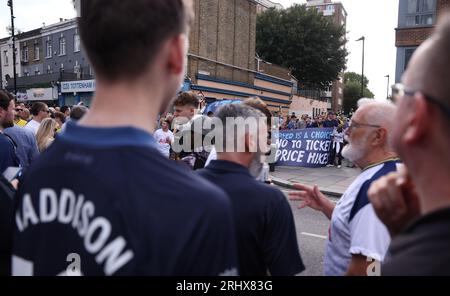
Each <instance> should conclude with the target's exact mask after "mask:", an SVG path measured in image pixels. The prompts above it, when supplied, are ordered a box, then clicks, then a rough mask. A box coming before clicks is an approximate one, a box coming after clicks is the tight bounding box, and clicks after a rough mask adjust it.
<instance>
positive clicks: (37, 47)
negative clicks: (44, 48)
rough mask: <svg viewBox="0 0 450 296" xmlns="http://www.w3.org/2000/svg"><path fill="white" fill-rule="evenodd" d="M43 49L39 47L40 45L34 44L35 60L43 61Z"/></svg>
mask: <svg viewBox="0 0 450 296" xmlns="http://www.w3.org/2000/svg"><path fill="white" fill-rule="evenodd" d="M40 55H41V47H40V46H39V43H37V42H35V43H34V60H35V61H39V60H40V59H41V57H40Z"/></svg>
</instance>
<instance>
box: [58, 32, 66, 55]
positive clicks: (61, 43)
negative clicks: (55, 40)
mask: <svg viewBox="0 0 450 296" xmlns="http://www.w3.org/2000/svg"><path fill="white" fill-rule="evenodd" d="M66 46H67V44H66V37H64V35H61V37H59V55H60V56H65V55H66V50H67V48H66Z"/></svg>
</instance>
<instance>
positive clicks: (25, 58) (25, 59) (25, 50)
mask: <svg viewBox="0 0 450 296" xmlns="http://www.w3.org/2000/svg"><path fill="white" fill-rule="evenodd" d="M22 59H23V62H25V63H28V45H25V46H24V47H23V48H22Z"/></svg>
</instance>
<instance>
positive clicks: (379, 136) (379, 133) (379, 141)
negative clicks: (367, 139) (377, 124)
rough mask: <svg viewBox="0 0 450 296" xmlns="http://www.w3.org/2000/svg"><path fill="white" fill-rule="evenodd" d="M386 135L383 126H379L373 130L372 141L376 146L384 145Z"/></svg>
mask: <svg viewBox="0 0 450 296" xmlns="http://www.w3.org/2000/svg"><path fill="white" fill-rule="evenodd" d="M387 136H388V134H387V130H386V129H385V128H379V129H377V130H376V132H375V137H374V139H373V142H372V143H373V144H374V145H376V146H384V145H385V144H386V142H387V140H388V139H387Z"/></svg>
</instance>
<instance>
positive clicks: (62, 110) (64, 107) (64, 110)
mask: <svg viewBox="0 0 450 296" xmlns="http://www.w3.org/2000/svg"><path fill="white" fill-rule="evenodd" d="M60 110H61V112H62V113H63V114H64V113H66V111H67V110H70V108H69V106H62V107H61V109H60Z"/></svg>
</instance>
